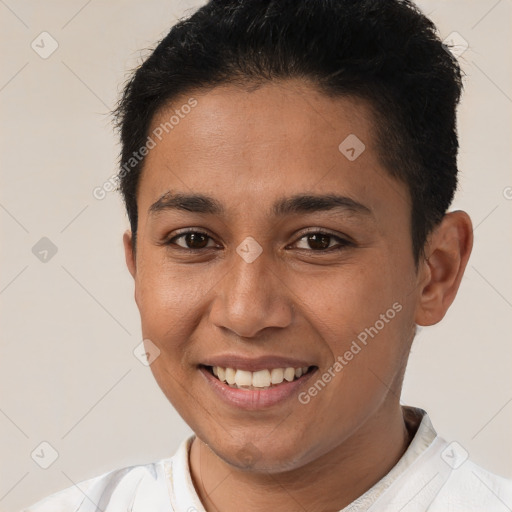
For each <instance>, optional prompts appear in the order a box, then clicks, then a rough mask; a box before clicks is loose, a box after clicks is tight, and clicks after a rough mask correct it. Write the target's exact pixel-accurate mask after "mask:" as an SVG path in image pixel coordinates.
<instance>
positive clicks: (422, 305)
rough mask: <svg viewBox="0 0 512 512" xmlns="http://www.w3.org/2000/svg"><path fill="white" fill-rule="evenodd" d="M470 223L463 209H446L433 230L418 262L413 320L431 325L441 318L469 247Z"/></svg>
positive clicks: (450, 299) (451, 297) (471, 236)
mask: <svg viewBox="0 0 512 512" xmlns="http://www.w3.org/2000/svg"><path fill="white" fill-rule="evenodd" d="M472 247H473V226H472V224H471V219H470V218H469V216H468V215H467V213H465V212H462V211H456V212H452V213H448V214H446V215H445V216H444V218H443V220H442V221H441V223H440V224H439V226H437V228H436V229H435V230H434V231H433V233H432V234H431V236H430V237H429V240H428V241H427V244H426V246H425V260H424V261H422V262H421V263H420V267H421V274H422V275H423V276H424V277H423V279H422V283H421V285H420V286H421V287H420V289H419V302H418V304H417V307H416V318H415V322H416V323H417V324H418V325H434V324H436V323H437V322H439V321H441V320H442V319H443V317H444V315H445V314H446V312H447V311H448V308H449V307H450V305H451V303H452V302H453V300H454V299H455V296H456V295H457V291H458V289H459V285H460V282H461V280H462V276H463V274H464V270H465V268H466V265H467V262H468V260H469V256H470V254H471V249H472Z"/></svg>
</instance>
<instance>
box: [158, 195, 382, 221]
mask: <svg viewBox="0 0 512 512" xmlns="http://www.w3.org/2000/svg"><path fill="white" fill-rule="evenodd" d="M333 209H337V210H342V211H349V212H351V213H359V214H363V215H366V216H372V215H373V214H372V211H371V210H370V209H369V208H368V207H367V206H365V205H363V204H361V203H359V202H357V201H355V200H354V199H351V198H350V197H346V196H340V195H336V194H327V195H312V194H296V195H294V196H291V197H284V198H280V199H278V200H277V201H276V202H275V203H274V204H273V206H272V208H271V210H270V213H271V215H273V216H275V217H284V216H287V215H297V214H304V213H312V212H318V211H328V210H333ZM168 210H178V211H180V210H181V211H187V212H193V213H202V214H208V215H222V214H223V213H224V212H225V208H224V207H223V205H222V203H220V202H219V201H217V200H216V199H214V198H213V197H209V196H205V195H203V194H181V193H175V194H173V193H171V192H166V193H165V194H164V195H163V196H162V197H160V198H159V199H158V200H157V201H156V202H155V203H153V204H152V205H151V206H150V207H149V209H148V212H149V214H151V215H155V214H158V213H160V212H163V211H168Z"/></svg>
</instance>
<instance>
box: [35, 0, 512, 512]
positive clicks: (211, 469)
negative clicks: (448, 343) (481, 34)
mask: <svg viewBox="0 0 512 512" xmlns="http://www.w3.org/2000/svg"><path fill="white" fill-rule="evenodd" d="M461 87H462V86H461V72H460V69H459V66H458V64H457V61H456V60H455V59H454V57H452V56H451V55H450V53H449V52H448V51H447V50H446V49H445V48H444V47H443V44H442V42H441V41H440V39H439V38H438V36H437V35H436V30H435V27H434V25H433V24H432V22H431V21H430V20H429V19H427V18H426V17H425V16H424V15H423V14H422V13H421V12H420V11H419V10H418V9H417V8H416V7H415V6H414V5H413V4H412V3H411V2H409V1H407V0H387V1H386V2H383V1H381V0H357V1H356V0H315V1H311V0H258V1H256V0H243V1H240V0H212V1H210V2H209V3H207V4H206V5H205V6H203V7H201V8H200V9H199V10H197V11H196V12H195V13H194V14H193V15H192V16H191V17H189V18H188V19H186V20H183V21H180V22H179V23H178V24H177V25H176V26H174V27H173V28H172V30H171V31H170V33H169V34H168V36H167V37H165V38H164V39H163V40H162V41H161V42H160V44H159V45H158V46H157V47H156V49H155V50H154V51H153V53H152V54H151V55H150V56H149V58H148V59H147V60H146V61H145V62H144V64H143V65H142V66H141V67H140V68H139V69H138V70H137V71H136V72H135V74H134V75H133V77H132V79H131V81H130V82H129V83H128V84H127V86H126V88H125V91H124V95H123V97H122V100H121V102H120V105H119V108H118V110H117V115H118V122H119V126H120V129H121V140H122V158H121V170H120V172H119V182H120V189H121V191H122V194H123V197H124V201H125V204H126V208H127V212H128V217H129V220H130V225H131V229H130V231H128V232H126V233H125V235H124V246H125V252H126V262H127V266H128V269H129V271H130V273H131V274H132V276H133V278H134V282H135V299H136V302H137V305H138V307H139V310H140V315H141V322H142V334H143V337H144V339H145V344H146V350H147V355H148V361H150V363H151V365H150V367H151V370H152V372H153V374H154V376H155V378H156V380H157V382H158V384H159V386H160V387H161V389H162V391H163V392H164V394H165V395H166V397H167V398H168V399H169V401H170V402H171V403H172V404H173V406H174V407H175V408H176V409H177V411H178V412H179V413H180V414H181V416H182V417H183V418H184V420H185V421H186V422H187V423H188V425H190V427H191V428H192V429H193V431H194V433H195V435H194V436H192V437H191V438H189V439H187V440H185V441H184V442H183V444H182V445H181V447H180V448H179V450H178V451H177V453H176V454H175V455H174V456H172V457H170V458H166V459H162V460H160V461H157V462H155V463H153V464H147V465H140V466H133V467H128V468H123V469H119V470H114V471H110V472H108V473H106V474H103V475H100V476H97V477H95V478H92V479H90V480H87V481H85V482H82V483H81V484H79V485H78V486H74V487H70V488H68V489H66V490H63V491H61V492H58V493H56V494H54V495H52V496H50V497H48V498H46V499H45V500H43V501H41V502H39V503H38V504H36V505H34V506H33V507H30V508H28V509H27V511H29V512H43V511H52V512H53V511H57V510H58V511H60V512H68V511H69V512H71V511H73V512H87V511H98V510H99V511H104V512H114V511H120V510H123V511H125V510H130V511H133V512H142V511H144V512H148V511H152V512H164V511H169V512H170V511H175V512H185V511H187V512H192V511H207V512H214V511H222V512H233V511H239V510H247V511H260V510H268V509H273V510H285V511H308V512H320V511H322V512H324V511H339V510H343V511H361V510H371V511H397V512H398V511H404V512H407V511H426V510H428V511H431V512H441V511H442V512H446V511H447V510H451V511H464V512H470V511H484V510H485V511H487V512H489V511H502V510H506V509H507V507H508V509H509V510H510V507H512V483H511V482H510V481H508V480H505V479H503V478H501V477H499V476H496V475H493V474H491V473H489V472H488V471H486V470H484V469H482V468H480V467H478V466H477V465H475V464H474V463H473V462H471V461H470V460H468V459H467V453H466V452H465V451H464V449H463V448H462V447H461V446H460V445H458V444H456V443H451V444H448V443H447V442H446V441H444V440H443V439H442V438H441V437H439V436H438V435H437V433H436V432H435V430H434V427H433V426H432V424H431V422H430V420H429V418H428V415H427V413H426V412H425V411H424V410H421V409H418V408H414V407H408V406H401V404H400V400H399V398H400V391H401V386H402V380H403V376H404V371H405V368H406V363H407V358H408V354H409V350H410V347H411V343H412V341H413V339H414V335H415V329H416V326H417V325H421V326H428V325H433V324H435V323H437V322H439V321H440V320H441V319H442V318H443V316H444V315H445V313H446V311H447V309H448V308H449V306H450V304H451V303H452V301H453V300H454V298H455V295H456V293H457V290H458V287H459V284H460V281H461V279H462V275H463V272H464V269H465V266H466V263H467V261H468V258H469V255H470V252H471V247H472V226H471V221H470V219H469V217H468V215H467V214H466V213H464V212H461V211H455V212H450V213H448V208H449V206H450V204H451V201H452V198H453V195H454V192H455V189H456V184H457V148H458V141H457V134H456V107H457V104H458V101H459V97H460V93H461ZM150 428H151V427H150V426H148V430H150Z"/></svg>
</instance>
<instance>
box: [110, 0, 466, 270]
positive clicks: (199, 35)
mask: <svg viewBox="0 0 512 512" xmlns="http://www.w3.org/2000/svg"><path fill="white" fill-rule="evenodd" d="M287 78H299V79H304V80H307V81H308V82H309V83H313V84H314V85H315V86H317V87H318V89H319V90H320V91H322V92H323V93H325V94H326V95H329V96H331V97H336V96H346V97H351V96H353V97H358V98H362V99H364V100H366V101H367V102H368V103H369V104H370V106H371V107H372V110H373V112H374V114H375V115H374V119H375V126H374V127H373V128H374V130H375V133H376V139H377V140H376V142H377V147H378V151H379V157H380V159H381V161H382V163H383V165H384V167H385V168H386V170H387V172H388V173H389V174H390V175H391V176H393V177H395V178H397V179H399V180H400V181H402V182H403V183H405V184H406V185H407V187H408V190H409V193H410V199H411V202H412V212H411V225H412V233H411V237H412V251H413V254H414V258H415V262H416V264H417V263H418V261H419V257H420V255H421V254H422V251H423V248H424V245H425V242H426V240H427V237H428V235H429V233H430V232H431V231H432V229H433V228H434V227H435V226H436V225H437V224H438V223H439V222H440V221H441V220H442V218H443V216H444V215H445V213H446V211H447V209H448V207H449V206H450V204H451V202H452V199H453V195H454V193H455V190H456V187H457V151H458V140H457V130H456V108H457V104H458V102H459V99H460V95H461V91H462V79H461V70H460V67H459V65H458V63H457V60H456V59H455V58H454V57H453V56H452V55H451V53H450V52H449V51H448V50H447V49H446V47H445V46H444V45H443V43H442V41H441V40H440V38H439V37H438V35H437V30H436V27H435V25H434V24H433V23H432V21H431V20H429V19H428V18H427V17H426V16H425V15H424V14H423V13H422V12H421V11H420V10H419V9H418V8H417V7H416V6H415V5H414V4H413V3H412V2H411V1H409V0H210V1H209V2H208V3H207V4H205V5H204V6H202V7H201V8H199V9H198V10H197V11H195V12H194V13H193V14H192V15H191V16H190V17H188V18H185V19H182V20H180V21H179V22H178V23H177V24H176V25H174V26H173V27H172V29H171V31H170V32H169V34H168V35H167V36H166V37H165V38H164V39H163V40H162V41H161V42H160V43H159V44H158V46H157V47H156V48H155V49H154V51H153V52H152V53H151V54H150V56H149V57H148V58H147V59H146V60H145V61H144V62H143V64H142V65H141V66H140V67H139V68H138V69H137V70H136V71H135V73H134V74H133V75H132V77H131V79H130V80H129V81H128V82H127V84H126V86H125V89H124V92H123V95H122V97H121V100H120V102H119V104H118V106H117V109H116V111H115V115H116V121H117V126H118V128H119V129H120V135H121V144H122V149H121V162H120V164H121V171H120V172H119V174H118V179H119V188H120V190H121V193H122V195H123V199H124V202H125V205H126V209H127V213H128V218H129V221H130V225H131V230H132V233H133V244H134V247H135V239H136V233H137V215H138V213H137V201H136V194H137V188H138V184H139V181H140V175H141V171H142V168H143V164H144V158H140V157H139V158H138V159H137V160H136V161H134V160H133V154H134V152H137V151H138V150H139V149H140V148H141V147H143V146H144V145H145V144H146V141H147V138H148V135H149V134H148V131H149V128H150V124H151V122H152V120H153V118H154V116H155V114H156V113H157V112H158V111H159V110H160V109H162V108H164V107H166V106H168V105H169V103H170V102H171V101H172V100H173V99H175V98H177V97H178V96H179V95H183V94H185V93H191V92H192V91H194V90H207V89H209V88H212V87H214V86H216V85H220V84H229V83H232V84H238V85H242V86H247V87H250V86H259V85H261V84H264V83H265V82H268V81H272V80H278V79H287ZM340 142H341V141H340ZM130 159H132V160H131V164H132V165H127V163H128V162H130Z"/></svg>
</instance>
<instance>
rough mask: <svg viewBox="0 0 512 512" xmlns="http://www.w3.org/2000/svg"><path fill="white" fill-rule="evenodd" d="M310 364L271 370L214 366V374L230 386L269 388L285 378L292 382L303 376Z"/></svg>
mask: <svg viewBox="0 0 512 512" xmlns="http://www.w3.org/2000/svg"><path fill="white" fill-rule="evenodd" d="M308 368H309V366H304V367H302V368H292V367H289V368H272V369H271V370H258V371H257V372H249V371H246V370H235V369H234V368H223V367H221V366H213V367H212V370H213V374H214V375H215V376H216V377H217V378H218V379H219V380H220V381H222V382H227V383H228V384H229V385H230V386H233V385H235V384H236V385H237V386H238V387H241V386H244V387H248V386H252V387H255V388H268V387H270V385H271V384H281V383H282V382H283V380H286V381H288V382H291V381H292V380H294V379H295V378H297V379H298V378H299V377H301V376H302V375H303V374H304V373H306V372H307V371H308Z"/></svg>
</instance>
